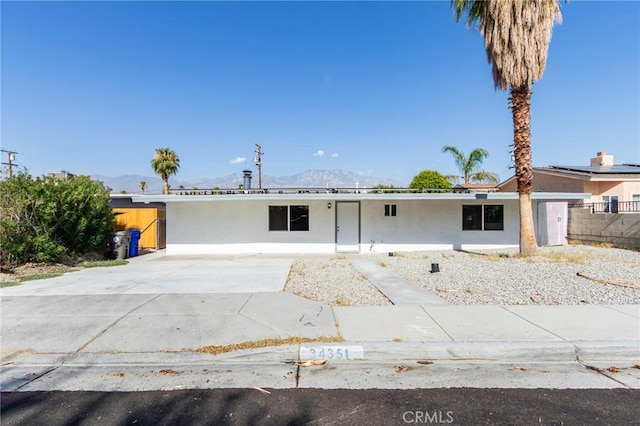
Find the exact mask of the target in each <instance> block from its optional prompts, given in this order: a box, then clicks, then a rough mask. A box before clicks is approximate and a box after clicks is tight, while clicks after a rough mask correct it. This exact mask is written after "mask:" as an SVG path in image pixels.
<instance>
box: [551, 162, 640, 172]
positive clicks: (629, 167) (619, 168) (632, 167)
mask: <svg viewBox="0 0 640 426" xmlns="http://www.w3.org/2000/svg"><path fill="white" fill-rule="evenodd" d="M551 167H552V168H554V169H559V170H569V171H575V172H583V173H594V174H640V165H636V164H621V165H620V164H616V165H613V166H551Z"/></svg>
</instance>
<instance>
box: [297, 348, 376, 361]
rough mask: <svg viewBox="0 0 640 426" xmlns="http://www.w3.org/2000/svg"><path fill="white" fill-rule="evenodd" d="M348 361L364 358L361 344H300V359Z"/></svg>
mask: <svg viewBox="0 0 640 426" xmlns="http://www.w3.org/2000/svg"><path fill="white" fill-rule="evenodd" d="M310 359H326V360H328V361H350V360H352V359H364V349H363V347H362V346H300V360H310Z"/></svg>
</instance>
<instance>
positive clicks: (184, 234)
mask: <svg viewBox="0 0 640 426" xmlns="http://www.w3.org/2000/svg"><path fill="white" fill-rule="evenodd" d="M288 204H291V205H308V206H309V231H293V232H291V231H269V206H270V205H273V206H275V205H279V206H282V205H288ZM333 223H334V209H333V208H331V209H328V208H327V202H326V201H311V202H309V201H301V202H282V201H273V202H269V201H256V200H246V201H245V200H239V201H232V202H230V201H211V202H191V203H190V202H180V203H167V254H169V255H173V254H208V253H210V254H221V253H298V252H304V253H325V252H328V253H333V252H334V251H335V227H334V225H333Z"/></svg>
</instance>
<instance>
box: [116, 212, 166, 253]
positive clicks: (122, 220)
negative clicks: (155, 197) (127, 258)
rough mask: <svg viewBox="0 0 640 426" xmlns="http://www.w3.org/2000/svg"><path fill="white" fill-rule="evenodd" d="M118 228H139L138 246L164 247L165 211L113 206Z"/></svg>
mask: <svg viewBox="0 0 640 426" xmlns="http://www.w3.org/2000/svg"><path fill="white" fill-rule="evenodd" d="M113 212H114V213H115V214H116V227H117V229H118V230H126V229H139V230H140V231H141V235H140V245H139V246H140V248H152V249H161V248H165V247H166V236H165V234H166V232H165V229H166V211H164V210H159V209H155V208H142V209H134V208H130V209H129V208H115V209H113Z"/></svg>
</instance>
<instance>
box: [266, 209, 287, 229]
mask: <svg viewBox="0 0 640 426" xmlns="http://www.w3.org/2000/svg"><path fill="white" fill-rule="evenodd" d="M287 210H288V207H287V206H269V231H288V230H289V228H288V223H289V222H288V218H287Z"/></svg>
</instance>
